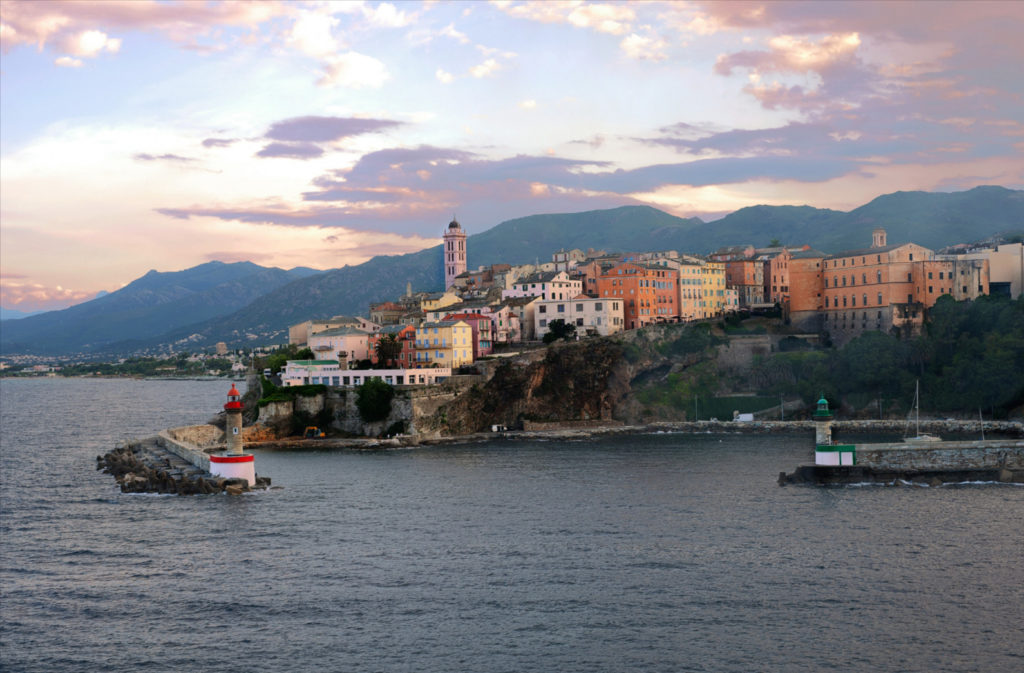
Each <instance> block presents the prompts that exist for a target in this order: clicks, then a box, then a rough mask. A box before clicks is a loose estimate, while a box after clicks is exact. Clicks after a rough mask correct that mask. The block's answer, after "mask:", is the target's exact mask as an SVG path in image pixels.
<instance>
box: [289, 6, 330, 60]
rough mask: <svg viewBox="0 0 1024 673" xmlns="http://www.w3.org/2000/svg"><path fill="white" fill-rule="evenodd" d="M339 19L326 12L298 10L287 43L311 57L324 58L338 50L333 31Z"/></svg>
mask: <svg viewBox="0 0 1024 673" xmlns="http://www.w3.org/2000/svg"><path fill="white" fill-rule="evenodd" d="M339 23H340V20H339V19H338V18H337V17H335V16H332V15H331V14H329V13H327V12H322V11H300V12H298V13H297V14H296V16H295V21H294V22H293V23H292V27H291V30H290V31H289V32H288V38H287V44H288V46H290V47H292V48H293V49H297V50H299V51H301V52H302V53H304V54H307V55H309V56H312V57H313V58H325V57H327V56H330V55H331V54H333V53H335V52H336V51H337V50H338V41H337V40H336V39H335V38H334V35H333V31H334V29H335V28H336V27H337V26H338V24H339Z"/></svg>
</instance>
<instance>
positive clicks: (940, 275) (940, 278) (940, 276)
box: [928, 271, 953, 280]
mask: <svg viewBox="0 0 1024 673" xmlns="http://www.w3.org/2000/svg"><path fill="white" fill-rule="evenodd" d="M928 277H929V278H931V277H932V275H931V274H928ZM949 277H950V278H952V277H953V274H949ZM939 280H942V272H941V271H939Z"/></svg>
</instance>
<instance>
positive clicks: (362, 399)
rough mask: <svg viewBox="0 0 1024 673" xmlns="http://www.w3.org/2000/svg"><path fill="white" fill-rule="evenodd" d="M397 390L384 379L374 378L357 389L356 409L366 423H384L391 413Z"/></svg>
mask: <svg viewBox="0 0 1024 673" xmlns="http://www.w3.org/2000/svg"><path fill="white" fill-rule="evenodd" d="M394 396H395V389H394V387H393V386H391V384H389V383H387V382H385V381H384V380H383V379H380V378H377V377H374V378H372V379H370V380H369V381H367V382H366V383H364V384H362V385H361V386H359V387H358V388H356V407H357V408H358V409H359V417H360V418H362V419H363V421H364V422H366V423H374V422H376V421H383V420H384V419H385V418H387V417H388V414H390V413H391V399H392V398H393V397H394Z"/></svg>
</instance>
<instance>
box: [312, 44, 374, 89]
mask: <svg viewBox="0 0 1024 673" xmlns="http://www.w3.org/2000/svg"><path fill="white" fill-rule="evenodd" d="M390 78H391V75H390V73H388V69H387V66H385V65H384V64H383V63H381V62H380V61H378V60H377V59H375V58H373V57H372V56H367V55H366V54H360V53H358V52H355V51H349V52H345V53H344V54H337V55H334V56H329V57H328V58H327V59H326V61H325V63H324V74H323V77H321V78H320V80H319V81H318V82H317V84H319V85H320V86H344V87H350V88H353V89H362V88H366V87H368V88H371V89H378V88H380V87H381V86H383V85H384V82H386V81H387V80H389V79H390Z"/></svg>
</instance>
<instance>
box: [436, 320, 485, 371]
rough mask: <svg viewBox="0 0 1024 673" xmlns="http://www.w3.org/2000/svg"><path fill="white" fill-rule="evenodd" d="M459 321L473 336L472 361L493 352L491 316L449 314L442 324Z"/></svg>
mask: <svg viewBox="0 0 1024 673" xmlns="http://www.w3.org/2000/svg"><path fill="white" fill-rule="evenodd" d="M453 320H461V321H462V322H464V323H466V324H467V325H469V327H470V330H471V332H472V335H473V339H472V344H473V359H474V360H477V359H479V358H480V357H481V356H483V355H490V354H491V353H493V352H494V340H493V338H492V336H491V333H492V332H491V316H489V315H483V314H482V313H449V314H448V315H446V316H445V317H444V322H449V321H453Z"/></svg>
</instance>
